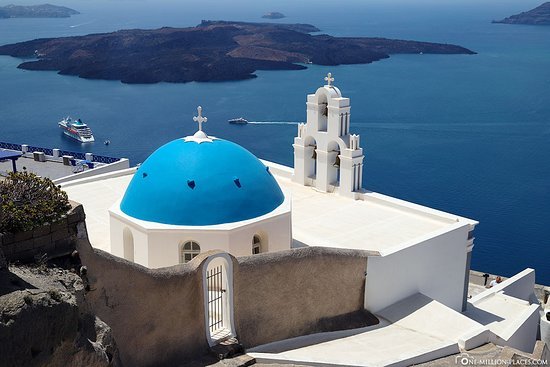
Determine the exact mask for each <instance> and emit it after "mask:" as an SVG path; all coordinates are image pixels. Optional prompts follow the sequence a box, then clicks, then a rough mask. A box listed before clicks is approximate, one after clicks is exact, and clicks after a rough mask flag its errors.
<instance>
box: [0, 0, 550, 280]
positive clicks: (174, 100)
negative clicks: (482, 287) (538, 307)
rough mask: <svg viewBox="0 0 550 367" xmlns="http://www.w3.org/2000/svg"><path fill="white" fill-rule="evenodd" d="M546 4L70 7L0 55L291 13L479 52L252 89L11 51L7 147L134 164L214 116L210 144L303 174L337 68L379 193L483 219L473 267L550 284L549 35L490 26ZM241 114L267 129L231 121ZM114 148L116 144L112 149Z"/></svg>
mask: <svg viewBox="0 0 550 367" xmlns="http://www.w3.org/2000/svg"><path fill="white" fill-rule="evenodd" d="M9 2H10V3H11V2H13V0H10V1H9ZM26 3H28V2H24V3H23V4H26ZM539 3H540V0H537V1H534V0H521V1H520V0H514V1H510V0H499V1H497V0H475V1H473V0H460V1H445V0H437V1H436V0H433V1H428V0H420V1H403V0H401V1H397V0H376V1H370V0H362V1H340V2H335V1H326V0H316V1H311V0H305V1H300V2H298V1H261V2H260V1H251V0H246V1H244V0H237V1H232V2H227V1H221V0H218V1H213V0H204V1H201V2H191V1H166V0H111V1H106V0H99V1H93V2H92V1H85V0H68V1H59V2H56V4H58V5H65V6H69V7H72V8H74V9H77V10H79V11H80V12H81V13H82V14H80V15H77V16H74V17H71V18H68V19H4V20H0V44H7V43H13V42H19V41H25V40H30V39H34V38H42V37H59V36H72V35H84V34H89V33H98V32H110V31H115V30H118V29H130V28H158V27H162V26H172V27H186V26H194V25H196V24H198V23H200V21H201V20H202V19H224V20H240V21H262V19H261V18H260V16H261V15H262V14H263V13H265V12H268V11H280V12H282V13H284V14H286V15H287V16H288V17H287V18H286V19H283V20H281V21H283V22H292V23H296V22H300V23H310V24H313V25H315V26H317V27H319V28H320V29H321V30H322V32H323V33H327V34H331V35H335V36H378V37H388V38H400V39H411V40H419V41H433V42H444V43H455V44H459V45H461V46H464V47H467V48H469V49H471V50H473V51H476V52H477V53H478V54H477V55H393V56H391V58H390V59H387V60H382V61H379V62H375V63H373V64H369V65H346V66H334V67H324V66H315V65H310V66H308V69H307V70H301V71H260V72H257V73H256V74H257V76H258V77H257V78H255V79H251V80H246V81H237V82H223V83H188V84H167V83H160V84H155V85H126V84H122V83H120V82H115V81H97V80H84V79H79V78H77V77H71V76H60V75H57V74H56V73H55V72H37V71H24V70H19V69H17V68H16V67H17V65H18V64H19V63H20V62H21V60H19V59H15V58H11V57H4V56H2V57H0V141H7V142H14V143H27V144H32V145H38V146H44V147H58V148H62V149H67V150H76V151H92V152H94V153H96V154H103V155H109V156H122V157H128V158H130V159H131V161H132V163H133V164H137V163H139V162H142V161H144V160H145V159H146V158H147V156H148V155H149V154H151V153H152V152H153V151H154V150H155V149H156V148H157V147H159V146H160V145H162V144H164V143H166V142H168V141H170V140H172V139H175V138H178V137H182V136H185V135H188V134H191V133H193V132H194V131H195V130H196V126H195V123H193V121H192V116H193V115H194V114H196V107H197V106H198V105H201V106H202V107H203V111H204V114H205V115H206V116H207V117H208V122H207V123H206V124H205V127H204V128H205V130H206V131H207V132H208V133H209V134H210V135H214V136H218V137H223V138H225V139H229V140H233V141H235V142H237V143H239V144H241V145H243V146H244V147H246V148H247V149H249V150H250V151H252V152H253V153H254V154H256V155H257V156H259V157H261V158H265V159H268V160H272V161H275V162H279V163H282V164H285V165H291V164H292V159H293V152H292V146H291V144H292V140H293V137H294V136H295V134H296V130H297V128H296V126H295V123H296V122H298V121H304V120H305V101H306V94H308V93H313V92H314V91H315V90H316V88H317V87H319V86H321V85H323V84H324V81H323V77H324V76H325V75H326V73H327V72H329V71H330V72H332V73H333V75H334V76H335V78H336V82H335V84H336V85H337V86H338V87H339V88H340V89H341V90H342V92H343V93H344V95H345V96H348V97H350V98H351V102H352V125H351V126H352V131H353V132H355V133H359V134H361V137H362V140H361V141H362V145H363V148H364V151H365V155H366V158H365V170H364V179H363V182H364V184H365V186H366V187H367V188H368V189H370V190H374V191H378V192H381V193H384V194H388V195H391V196H395V197H398V198H402V199H405V200H409V201H412V202H416V203H419V204H423V205H427V206H430V207H434V208H438V209H441V210H444V211H448V212H451V213H455V214H459V215H462V216H465V217H469V218H473V219H476V220H479V221H480V224H479V226H478V227H477V229H476V231H475V236H476V240H475V248H474V257H473V261H472V268H473V269H476V270H480V271H487V272H492V273H497V274H503V275H508V276H509V275H513V274H515V273H517V272H519V271H521V270H523V269H524V268H526V267H533V268H535V269H536V272H537V282H539V283H543V284H550V262H549V258H550V186H549V185H550V27H544V26H522V25H503V24H491V20H492V19H501V18H503V17H505V16H508V15H511V14H516V13H518V12H521V11H525V10H528V9H531V8H533V7H535V6H537V5H539ZM228 4H230V5H228ZM3 5H5V4H3ZM66 115H71V116H73V117H81V118H82V119H84V120H85V121H86V122H89V124H90V125H91V127H92V128H93V130H94V133H95V136H96V139H97V141H98V142H96V143H94V144H89V145H81V144H77V143H74V142H72V141H70V140H67V139H65V138H63V137H62V136H61V134H60V132H59V131H58V128H57V121H59V120H60V119H61V118H62V117H64V116H66ZM240 116H244V117H245V118H247V119H248V120H250V121H256V122H258V123H255V124H249V125H247V126H234V125H229V124H227V119H229V118H234V117H240ZM106 139H109V140H110V141H111V145H109V146H105V145H103V144H102V141H103V140H106ZM395 230H399V228H396V229H395ZM434 276H442V275H441V274H434Z"/></svg>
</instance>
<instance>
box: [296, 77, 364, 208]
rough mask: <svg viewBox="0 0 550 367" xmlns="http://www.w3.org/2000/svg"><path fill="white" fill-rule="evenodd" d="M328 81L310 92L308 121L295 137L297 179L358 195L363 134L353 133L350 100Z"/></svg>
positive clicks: (346, 194)
mask: <svg viewBox="0 0 550 367" xmlns="http://www.w3.org/2000/svg"><path fill="white" fill-rule="evenodd" d="M325 80H326V82H327V84H326V85H325V86H323V87H321V88H319V89H317V91H316V92H315V94H309V95H308V96H307V122H306V123H305V124H303V123H302V124H299V125H298V136H297V137H295V138H294V144H293V147H294V176H293V178H292V179H293V181H295V182H298V183H300V184H302V185H306V186H313V187H315V188H316V189H317V190H320V191H323V192H336V193H338V194H339V195H343V196H347V197H352V198H356V197H357V194H358V193H359V192H361V188H362V175H363V158H364V155H363V149H362V148H361V147H360V144H359V135H355V134H350V132H349V125H350V101H349V98H343V97H342V93H341V92H340V90H339V89H338V88H336V87H335V86H334V85H332V82H333V81H334V78H333V77H332V74H331V73H328V75H327V76H326V77H325Z"/></svg>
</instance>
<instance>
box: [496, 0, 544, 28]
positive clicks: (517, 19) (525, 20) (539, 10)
mask: <svg viewBox="0 0 550 367" xmlns="http://www.w3.org/2000/svg"><path fill="white" fill-rule="evenodd" d="M493 23H506V24H532V25H550V2H546V3H544V4H542V5H540V6H538V7H536V8H535V9H532V10H529V11H526V12H523V13H520V14H516V15H512V16H510V17H508V18H504V19H502V20H493Z"/></svg>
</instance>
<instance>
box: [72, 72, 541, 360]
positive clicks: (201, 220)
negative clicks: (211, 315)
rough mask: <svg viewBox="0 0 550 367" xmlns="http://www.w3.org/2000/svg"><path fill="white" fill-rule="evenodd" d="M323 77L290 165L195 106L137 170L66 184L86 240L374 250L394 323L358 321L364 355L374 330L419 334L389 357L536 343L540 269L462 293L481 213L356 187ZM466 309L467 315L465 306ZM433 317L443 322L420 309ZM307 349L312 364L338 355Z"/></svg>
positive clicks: (241, 249)
mask: <svg viewBox="0 0 550 367" xmlns="http://www.w3.org/2000/svg"><path fill="white" fill-rule="evenodd" d="M325 80H326V81H327V83H326V85H324V86H322V87H320V88H319V89H317V91H316V92H315V94H312V95H308V96H307V123H306V124H299V125H298V134H297V137H296V138H295V139H294V144H293V147H294V168H291V167H285V166H282V165H279V164H276V163H273V162H267V161H259V160H258V159H257V158H256V157H254V156H253V155H252V154H251V153H249V152H248V151H246V150H245V149H244V148H242V147H239V146H238V145H236V144H234V143H231V142H227V141H224V140H221V139H216V138H214V137H210V136H207V135H206V134H205V133H204V132H203V131H202V127H201V124H202V122H204V121H206V119H205V118H203V117H202V116H201V111H200V110H199V115H198V116H197V117H196V118H195V120H196V121H197V122H199V131H198V132H197V133H196V134H195V135H194V136H191V137H186V138H184V139H177V140H175V141H173V142H170V143H168V144H166V145H164V146H163V147H161V148H159V149H158V150H157V151H155V152H154V153H153V154H152V155H151V156H150V157H149V158H148V159H147V160H146V161H145V162H144V163H143V164H142V165H141V166H140V167H139V169H136V168H131V169H127V170H122V171H119V172H115V173H108V174H105V175H100V176H97V177H91V178H86V179H83V180H79V181H74V182H70V183H67V184H65V185H64V186H63V189H64V190H66V191H67V192H68V194H69V197H70V198H71V199H73V200H75V201H78V202H81V203H82V204H83V205H84V207H85V211H86V213H87V226H88V232H89V237H90V240H91V243H92V244H93V245H94V246H96V247H98V248H101V249H104V250H106V251H109V252H111V253H113V254H115V255H118V256H120V257H124V258H126V259H129V260H132V261H135V262H137V263H140V264H142V265H144V266H147V267H150V268H157V267H164V266H169V265H174V264H177V263H181V262H186V261H188V260H190V259H191V258H192V257H193V256H195V255H196V254H198V253H199V252H204V251H206V250H210V249H221V250H223V251H226V252H229V253H231V254H233V255H235V256H243V255H250V254H253V253H257V252H267V251H279V250H283V249H288V248H292V247H293V248H296V247H302V246H321V247H331V248H341V249H353V250H361V251H364V252H365V253H367V254H368V259H367V265H366V269H365V270H366V272H365V292H364V294H365V302H364V307H365V309H367V310H368V311H370V312H372V313H374V314H376V315H379V316H380V317H382V318H384V319H385V320H387V321H388V322H389V325H386V324H381V325H380V326H379V327H377V328H376V329H373V330H371V331H372V333H371V334H368V335H366V334H365V339H364V340H368V341H369V342H368V343H367V344H368V345H371V349H372V354H371V356H370V357H369V356H366V357H364V358H366V359H365V362H364V363H367V362H368V361H369V359H368V358H371V359H372V358H375V357H376V356H375V354H376V350H379V349H380V348H383V347H382V346H376V344H372V343H374V342H375V341H376V340H386V339H380V336H383V338H387V340H390V341H391V340H393V338H395V337H396V336H399V335H402V334H403V333H404V331H406V333H405V334H407V335H408V336H406V337H404V338H407V340H409V339H408V338H412V339H410V340H418V345H415V344H414V343H411V342H409V343H407V342H403V343H402V344H400V346H401V347H403V346H404V347H403V348H405V349H404V352H403V353H402V355H394V354H393V353H395V352H394V351H392V352H390V351H388V353H389V354H388V355H391V356H392V358H393V359H392V361H393V362H391V363H394V362H395V361H397V362H395V363H397V364H396V365H404V363H405V361H409V362H410V363H413V362H414V363H419V362H421V361H427V360H430V358H431V359H434V358H439V357H441V356H444V355H449V354H453V353H457V352H458V346H459V345H460V347H461V348H465V349H469V348H471V347H475V346H479V345H482V344H484V343H487V342H489V341H492V342H494V343H497V344H499V345H511V346H514V347H517V348H520V349H522V350H528V349H529V348H530V347H532V344H533V340H534V337H533V335H536V330H535V331H533V330H534V329H533V328H536V324H533V320H535V319H536V318H537V312H538V311H537V309H538V308H537V307H538V306H537V305H533V304H532V302H531V301H530V300H529V299H528V298H529V297H530V295H531V294H532V289H533V285H534V272H532V271H525V272H524V273H521V274H518V275H517V276H516V277H514V278H511V279H510V280H509V281H507V282H506V284H502V285H501V286H500V293H498V292H497V290H495V289H492V290H488V291H487V292H484V293H482V294H480V295H479V296H477V297H474V298H473V299H472V300H471V302H468V280H469V272H470V261H471V254H472V249H473V247H474V244H473V241H474V237H473V230H474V228H475V226H476V225H477V222H476V221H474V220H471V219H467V218H464V217H460V216H457V215H453V214H449V213H445V212H442V211H438V210H434V209H431V208H427V207H424V206H421V205H417V204H413V203H409V202H405V201H402V200H399V199H396V198H392V197H388V196H385V195H382V194H379V193H375V192H370V191H368V190H366V189H364V188H363V186H362V173H363V164H364V155H363V150H362V148H361V146H360V138H359V136H358V135H355V134H352V133H351V131H352V130H351V128H350V125H351V124H350V122H351V121H350V116H351V115H350V108H351V104H350V100H349V99H348V98H345V97H343V96H342V93H341V92H340V90H339V89H338V88H336V87H335V86H334V85H332V82H333V81H334V79H333V78H332V76H331V75H330V74H329V75H328V76H327V77H326V78H325ZM99 197H100V198H101V200H98V199H97V198H99ZM518 289H521V292H519V291H518ZM503 294H506V296H504V295H503ZM410 300H416V301H415V302H416V303H415V304H414V305H413V304H411V301H410ZM466 309H468V310H469V312H470V314H468V313H465V314H462V312H463V311H465V310H466ZM418 310H423V311H422V312H417V311H418ZM434 310H435V311H434ZM407 312H409V313H410V314H409V313H407ZM392 315H393V316H392ZM396 315H399V317H397V316H396ZM490 315H493V316H490ZM466 316H468V317H469V318H468V317H466ZM392 317H393V318H394V319H395V320H393V319H392ZM430 317H431V318H434V317H435V319H440V320H441V322H433V321H429V322H428V319H427V318H430ZM399 320H402V321H399ZM400 322H401V323H402V324H403V325H401V324H400ZM450 329H453V330H454V331H453V333H450V334H449V333H448V331H449V330H450ZM371 331H369V330H366V331H365V333H369V332H371ZM400 333H401V334H400ZM446 333H447V334H446ZM405 334H403V335H405ZM361 335H363V334H361ZM525 335H528V336H525ZM442 336H444V338H443V337H442ZM415 338H417V339H415ZM422 338H424V339H422ZM432 342H433V343H435V344H430V343H432ZM423 343H425V344H423ZM291 344H292V343H291ZM321 349H322V348H321ZM329 350H330V349H329ZM369 350H370V349H369ZM296 353H298V354H299V349H296ZM319 353H321V352H319ZM369 353H370V352H369ZM445 353H447V354H445ZM283 354H284V355H283ZM313 354H315V355H316V358H317V357H318V358H319V359H317V360H314V361H315V362H316V363H317V362H318V363H327V364H332V363H334V364H337V363H336V362H338V361H335V360H333V359H330V358H331V357H327V358H326V359H322V358H321V357H322V353H321V354H318V352H314V353H313ZM329 354H330V353H329ZM332 354H334V353H332ZM379 354H380V353H379ZM288 355H290V354H285V353H282V354H281V356H277V355H275V354H273V353H272V354H270V355H269V357H266V358H268V359H269V358H272V359H278V358H279V359H282V360H284V359H285V358H287V357H288ZM304 355H305V356H306V357H307V356H308V355H312V352H311V350H309V351H308V350H304ZM341 355H346V353H342V354H341ZM350 355H351V354H350ZM285 356H286V357H285ZM384 356H385V355H384ZM339 357H340V355H338V356H337V357H336V358H339ZM296 358H297V359H294V360H292V359H290V360H286V362H292V361H296V360H300V359H299V358H298V357H296ZM300 358H301V357H300ZM304 358H305V357H304ZM323 358H324V357H323ZM362 358H363V355H362V354H361V355H360V356H359V357H358V360H362ZM384 358H385V357H384ZM310 361H311V360H310ZM372 361H374V359H372ZM372 361H371V362H372ZM383 361H386V362H383ZM389 361H390V360H389V359H380V361H379V362H376V363H381V364H380V365H384V363H390V362H389ZM348 362H349V361H348ZM372 363H374V364H372V365H377V364H376V363H375V362H372ZM344 364H345V363H344Z"/></svg>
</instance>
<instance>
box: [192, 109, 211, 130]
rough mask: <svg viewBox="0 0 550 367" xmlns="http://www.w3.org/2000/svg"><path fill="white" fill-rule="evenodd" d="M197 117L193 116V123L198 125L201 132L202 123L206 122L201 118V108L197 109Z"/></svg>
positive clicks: (204, 118) (205, 119)
mask: <svg viewBox="0 0 550 367" xmlns="http://www.w3.org/2000/svg"><path fill="white" fill-rule="evenodd" d="M197 113H198V116H193V121H195V122H198V123H199V131H202V123H203V122H206V121H208V118H206V117H203V116H202V107H201V106H199V107H197Z"/></svg>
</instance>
